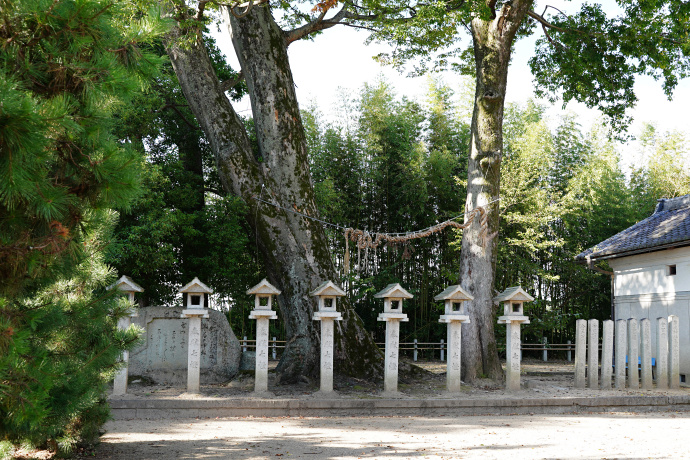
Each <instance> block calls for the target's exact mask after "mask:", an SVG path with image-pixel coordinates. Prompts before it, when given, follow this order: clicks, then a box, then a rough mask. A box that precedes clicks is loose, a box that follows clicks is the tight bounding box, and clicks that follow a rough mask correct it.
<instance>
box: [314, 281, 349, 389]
mask: <svg viewBox="0 0 690 460" xmlns="http://www.w3.org/2000/svg"><path fill="white" fill-rule="evenodd" d="M311 295H313V296H316V297H317V298H318V304H319V310H318V311H317V312H316V313H314V318H313V319H314V320H315V321H321V371H320V372H321V380H320V382H321V383H320V385H321V387H320V389H319V393H321V394H323V395H328V394H332V393H333V343H334V335H333V334H334V329H335V328H334V324H335V321H340V320H341V319H343V317H342V315H341V314H340V313H338V311H337V310H336V299H337V297H342V296H344V295H345V291H343V290H342V289H340V288H339V287H338V286H336V285H335V284H333V282H331V281H326V282H325V283H323V284H321V285H320V286H319V287H317V288H316V289H315V290H313V291H312V292H311Z"/></svg>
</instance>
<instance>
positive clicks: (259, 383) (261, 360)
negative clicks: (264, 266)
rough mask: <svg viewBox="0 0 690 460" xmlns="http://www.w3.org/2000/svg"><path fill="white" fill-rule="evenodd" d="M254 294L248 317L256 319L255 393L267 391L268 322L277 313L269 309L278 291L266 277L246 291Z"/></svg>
mask: <svg viewBox="0 0 690 460" xmlns="http://www.w3.org/2000/svg"><path fill="white" fill-rule="evenodd" d="M247 294H250V295H254V296H255V299H254V310H252V311H251V312H250V314H249V319H255V320H256V360H255V366H256V367H255V371H254V392H255V393H257V394H266V393H268V322H269V320H271V319H278V315H276V313H275V312H274V311H273V310H272V309H271V307H272V306H273V296H274V295H279V294H280V291H279V290H278V289H276V288H275V287H274V286H273V285H271V283H269V282H268V281H266V278H264V279H263V280H261V282H260V283H259V284H257V285H256V286H254V287H253V288H251V289H249V290H248V291H247Z"/></svg>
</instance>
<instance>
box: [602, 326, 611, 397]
mask: <svg viewBox="0 0 690 460" xmlns="http://www.w3.org/2000/svg"><path fill="white" fill-rule="evenodd" d="M602 326H603V339H602V349H601V389H602V390H610V389H611V376H612V374H613V321H611V320H606V321H604V322H603V323H602Z"/></svg>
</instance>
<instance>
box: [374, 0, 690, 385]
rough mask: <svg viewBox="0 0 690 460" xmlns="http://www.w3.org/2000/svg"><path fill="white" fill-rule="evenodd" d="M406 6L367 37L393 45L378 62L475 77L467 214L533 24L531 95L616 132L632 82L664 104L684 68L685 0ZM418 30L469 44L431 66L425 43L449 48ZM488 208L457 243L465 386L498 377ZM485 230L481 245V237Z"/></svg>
mask: <svg viewBox="0 0 690 460" xmlns="http://www.w3.org/2000/svg"><path fill="white" fill-rule="evenodd" d="M382 6H385V5H382ZM390 6H391V7H392V6H393V5H390ZM407 6H408V16H402V17H400V19H399V21H397V22H390V21H389V22H388V23H386V24H384V28H383V29H381V30H380V31H378V32H377V33H375V34H374V36H375V37H377V38H380V39H386V40H389V41H392V42H393V43H395V44H396V45H397V48H396V50H395V51H394V52H393V53H392V54H391V55H389V56H384V58H385V59H386V60H388V61H389V62H391V63H393V64H400V63H402V62H404V61H406V60H407V59H409V58H411V57H421V58H422V62H423V61H425V60H427V61H433V62H436V63H440V64H445V63H449V62H450V61H451V60H452V58H453V56H460V57H461V58H462V57H464V58H465V59H461V61H460V62H459V63H456V64H458V65H459V67H460V68H461V69H464V71H465V72H469V73H473V74H474V75H475V77H476V92H475V105H474V113H473V118H472V142H471V146H470V151H469V166H468V185H467V201H466V209H467V210H470V209H473V208H475V207H477V206H487V205H488V204H489V203H491V202H493V201H494V200H496V199H498V198H500V164H501V159H502V156H503V133H502V124H503V111H504V101H505V96H506V89H507V83H508V64H509V62H510V59H511V53H512V50H513V46H514V43H515V40H516V39H518V38H520V37H522V36H526V35H529V34H531V33H533V32H535V31H536V30H537V27H535V26H538V29H541V31H542V32H543V37H542V38H539V39H538V40H537V42H536V50H535V53H534V56H533V57H532V58H531V59H530V66H531V68H532V72H533V74H534V77H535V93H536V94H537V95H538V96H545V97H547V98H549V99H551V100H552V101H556V100H558V99H559V98H560V99H562V100H563V101H564V102H565V103H567V102H569V101H571V100H577V101H580V102H583V103H585V104H586V105H587V106H588V107H596V108H599V109H600V110H601V111H602V112H603V113H604V114H606V115H607V116H608V117H609V119H610V120H611V124H612V126H614V127H615V128H616V129H619V130H620V129H624V127H625V126H626V123H627V122H628V121H629V119H628V118H627V117H626V109H627V108H628V107H630V106H632V105H634V103H635V101H636V97H635V93H634V89H633V85H634V82H635V76H636V75H651V76H652V77H654V78H655V79H661V80H662V81H663V86H664V90H665V92H666V94H667V95H668V96H669V97H670V96H671V94H672V91H673V89H674V87H675V86H676V84H677V82H678V80H679V79H680V78H683V77H685V76H687V74H688V71H689V70H690V39H689V37H688V25H689V24H690V4H688V3H687V2H684V1H679V0H669V1H666V0H661V1H635V0H633V1H627V0H619V1H618V2H617V6H618V11H619V13H617V15H616V16H611V15H609V14H607V13H606V12H605V11H604V10H603V8H602V7H601V6H600V5H598V4H584V5H582V6H581V8H580V10H579V11H577V12H575V13H574V14H567V13H565V12H563V11H561V10H559V9H556V8H553V7H549V6H548V5H546V6H545V8H544V9H543V10H541V12H537V11H535V10H534V8H535V5H534V3H533V2H532V0H514V1H506V2H501V1H496V0H490V1H487V2H447V3H445V2H434V3H431V4H426V3H425V4H420V5H418V6H414V5H407ZM422 11H424V14H422ZM427 24H430V25H431V26H432V30H435V29H434V26H435V27H437V28H440V30H445V31H446V32H447V34H448V35H449V36H452V37H454V38H455V37H456V31H458V30H462V26H463V25H464V26H465V29H466V30H467V31H468V32H469V34H470V35H471V40H472V47H471V48H468V49H465V50H462V48H459V47H455V48H453V47H451V48H449V49H446V50H444V52H442V53H440V54H439V55H437V56H436V60H435V61H434V59H433V57H432V56H430V55H429V53H428V45H429V44H432V45H435V44H439V45H448V42H447V41H443V42H442V43H436V42H433V39H434V38H436V37H438V36H439V35H440V32H437V33H436V34H435V35H431V41H430V40H429V39H428V38H427V36H428V34H425V29H424V27H425V26H426V25H427ZM444 27H445V28H444ZM488 209H489V210H490V214H489V216H490V217H489V220H488V227H489V228H488V232H487V230H486V229H481V228H480V227H479V225H477V224H473V225H472V226H471V227H470V228H469V229H468V230H466V231H465V232H464V235H463V242H462V254H461V260H460V272H459V274H460V282H461V283H462V285H463V286H465V287H466V288H467V289H468V290H469V291H470V292H471V293H472V294H473V295H474V297H475V298H474V300H473V301H472V302H471V303H470V305H469V312H470V317H471V320H472V322H471V324H470V325H469V326H468V327H467V329H466V333H464V334H463V360H462V363H463V375H464V378H465V380H468V381H471V380H473V379H474V378H475V377H476V376H478V375H480V374H483V375H487V376H491V377H496V378H500V377H501V374H502V371H501V367H500V364H499V361H498V356H497V353H496V347H495V339H494V333H493V330H494V327H493V323H494V312H495V308H496V306H495V305H494V302H493V300H492V298H493V297H494V295H495V291H494V277H495V271H496V265H495V264H496V247H497V244H498V239H497V238H496V237H494V238H491V237H492V236H494V235H496V232H497V231H498V228H499V227H498V225H499V206H498V205H496V204H494V205H491V206H489V207H488ZM487 233H488V236H489V237H490V238H489V239H488V240H487V238H482V234H484V235H485V234H487ZM526 287H527V288H528V289H529V288H530V286H526Z"/></svg>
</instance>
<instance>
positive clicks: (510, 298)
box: [494, 286, 534, 391]
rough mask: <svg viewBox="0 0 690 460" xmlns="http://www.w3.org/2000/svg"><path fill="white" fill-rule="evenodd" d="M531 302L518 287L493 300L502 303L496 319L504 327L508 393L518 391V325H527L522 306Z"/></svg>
mask: <svg viewBox="0 0 690 460" xmlns="http://www.w3.org/2000/svg"><path fill="white" fill-rule="evenodd" d="M533 300H534V297H532V296H531V295H529V294H527V293H526V292H525V291H524V290H523V289H522V287H520V286H513V287H509V288H508V289H506V290H505V291H503V292H501V293H500V294H499V295H498V296H497V297H496V298H495V299H494V301H495V302H503V316H499V317H498V324H505V325H506V390H509V391H515V390H519V389H520V325H521V324H529V318H527V316H525V314H524V309H523V304H524V303H525V302H531V301H533Z"/></svg>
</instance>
